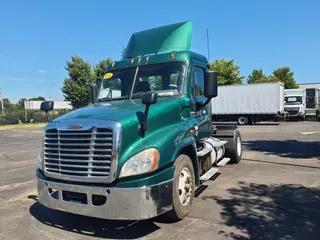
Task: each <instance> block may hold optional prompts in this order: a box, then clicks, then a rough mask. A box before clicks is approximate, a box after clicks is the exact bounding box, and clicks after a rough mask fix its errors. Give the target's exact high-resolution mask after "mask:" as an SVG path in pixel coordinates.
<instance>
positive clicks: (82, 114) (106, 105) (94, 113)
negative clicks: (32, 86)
mask: <svg viewBox="0 0 320 240" xmlns="http://www.w3.org/2000/svg"><path fill="white" fill-rule="evenodd" d="M144 108H145V107H144V106H143V105H142V104H141V100H140V99H134V100H117V101H112V102H101V103H96V104H92V105H89V106H87V107H84V108H80V109H78V110H75V111H72V112H70V113H67V114H65V115H63V116H61V117H59V118H57V119H55V122H56V121H59V122H60V121H65V120H72V119H99V120H114V121H117V122H119V121H121V119H124V118H126V117H127V116H132V115H136V113H137V112H138V111H144Z"/></svg>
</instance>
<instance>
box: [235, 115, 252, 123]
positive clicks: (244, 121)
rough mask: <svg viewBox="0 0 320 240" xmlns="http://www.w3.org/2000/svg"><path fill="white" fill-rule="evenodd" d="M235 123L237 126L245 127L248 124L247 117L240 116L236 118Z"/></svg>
mask: <svg viewBox="0 0 320 240" xmlns="http://www.w3.org/2000/svg"><path fill="white" fill-rule="evenodd" d="M237 122H238V124H239V125H247V124H248V123H249V119H248V117H247V116H240V117H238V118H237Z"/></svg>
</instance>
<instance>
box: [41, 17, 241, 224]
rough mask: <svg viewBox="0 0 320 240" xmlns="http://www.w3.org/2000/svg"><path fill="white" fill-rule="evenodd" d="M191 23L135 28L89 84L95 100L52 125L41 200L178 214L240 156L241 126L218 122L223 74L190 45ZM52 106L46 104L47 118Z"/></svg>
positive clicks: (106, 213)
mask: <svg viewBox="0 0 320 240" xmlns="http://www.w3.org/2000/svg"><path fill="white" fill-rule="evenodd" d="M191 29H192V25H191V22H183V23H177V24H173V25H169V26H164V27H160V28H155V29H151V30H145V31H142V32H137V33H134V34H132V36H131V38H130V41H129V43H128V46H127V48H126V51H125V54H124V56H123V59H121V60H119V61H115V62H112V63H111V64H110V65H109V66H108V67H107V69H106V72H105V75H104V77H103V80H102V83H101V86H100V87H99V89H98V88H97V87H96V86H93V87H92V88H91V95H92V104H90V105H89V106H87V107H84V108H80V109H77V110H75V111H73V112H70V113H68V114H66V115H63V116H61V117H60V118H57V119H55V120H53V121H50V122H49V123H48V124H47V125H46V127H45V133H44V134H45V136H44V139H43V148H42V150H41V151H40V154H39V157H38V161H37V170H36V173H37V178H38V181H37V182H38V192H39V197H38V199H39V202H40V203H41V204H43V205H44V206H46V207H49V208H53V209H56V210H61V211H66V212H70V213H75V214H80V215H86V216H92V217H97V218H104V219H127V220H139V219H147V218H152V217H155V216H158V215H160V214H163V216H164V217H165V218H166V219H170V221H171V220H180V219H183V218H185V217H186V216H187V215H188V214H189V212H190V210H191V207H192V203H193V199H194V193H195V190H196V188H197V187H198V186H200V185H201V183H202V182H203V181H206V180H209V179H210V178H211V177H212V176H213V175H214V174H215V173H217V171H218V167H221V166H224V165H225V164H226V163H228V162H231V163H239V162H240V160H241V155H242V146H241V135H240V132H239V131H238V129H237V127H236V126H212V121H211V103H212V102H214V98H215V97H216V96H217V73H216V72H210V71H208V61H207V59H206V58H205V57H204V56H202V55H200V54H197V53H194V52H192V51H190V50H189V48H190V40H191ZM106 89H108V91H106ZM112 92H115V93H116V94H112ZM211 99H212V100H211ZM53 105H54V102H51V101H47V102H43V103H42V105H41V109H42V110H43V111H45V112H46V114H47V116H48V119H49V120H50V113H49V111H50V110H51V109H53Z"/></svg>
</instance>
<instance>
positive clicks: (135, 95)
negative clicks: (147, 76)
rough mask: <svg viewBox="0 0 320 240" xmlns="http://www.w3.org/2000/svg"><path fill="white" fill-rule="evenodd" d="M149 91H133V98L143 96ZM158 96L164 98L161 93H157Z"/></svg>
mask: <svg viewBox="0 0 320 240" xmlns="http://www.w3.org/2000/svg"><path fill="white" fill-rule="evenodd" d="M146 93H148V92H138V93H132V95H131V98H133V97H135V98H136V97H142V96H143V95H144V94H146ZM157 95H158V98H162V97H163V96H161V95H160V94H159V93H157Z"/></svg>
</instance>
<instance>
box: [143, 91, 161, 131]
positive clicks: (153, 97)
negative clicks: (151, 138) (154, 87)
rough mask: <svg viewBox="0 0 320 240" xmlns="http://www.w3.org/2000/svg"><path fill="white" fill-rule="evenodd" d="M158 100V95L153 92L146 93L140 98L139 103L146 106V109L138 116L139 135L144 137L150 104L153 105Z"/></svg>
mask: <svg viewBox="0 0 320 240" xmlns="http://www.w3.org/2000/svg"><path fill="white" fill-rule="evenodd" d="M157 100H158V94H157V93H155V92H148V93H146V94H144V95H142V97H141V103H142V104H144V105H146V109H145V110H144V113H141V114H139V115H140V117H139V122H140V129H139V131H140V135H141V136H142V137H144V135H145V133H146V132H147V131H148V124H147V121H148V113H149V108H150V105H151V104H155V103H156V102H157Z"/></svg>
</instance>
